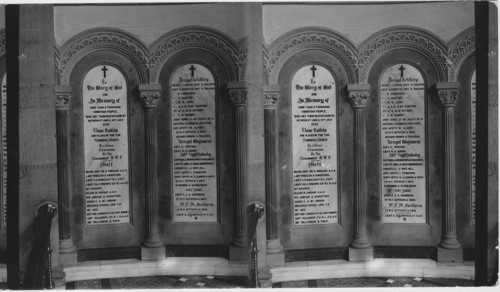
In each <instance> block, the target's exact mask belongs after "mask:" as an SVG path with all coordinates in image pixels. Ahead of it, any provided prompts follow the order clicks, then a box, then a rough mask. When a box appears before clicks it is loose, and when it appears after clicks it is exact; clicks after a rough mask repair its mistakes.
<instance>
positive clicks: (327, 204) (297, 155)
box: [292, 65, 338, 225]
mask: <svg viewBox="0 0 500 292" xmlns="http://www.w3.org/2000/svg"><path fill="white" fill-rule="evenodd" d="M336 102H337V100H336V84H335V79H334V78H333V75H332V73H330V71H328V70H327V69H326V68H324V67H321V66H317V65H308V66H305V67H302V68H301V69H300V70H298V71H297V73H295V75H294V77H293V80H292V137H293V210H294V213H293V214H294V218H293V222H294V225H311V224H333V223H338V206H337V202H338V198H337V197H338V194H337V117H336V114H337V107H336Z"/></svg>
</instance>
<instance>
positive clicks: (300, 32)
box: [264, 27, 358, 84]
mask: <svg viewBox="0 0 500 292" xmlns="http://www.w3.org/2000/svg"><path fill="white" fill-rule="evenodd" d="M310 49H319V50H323V51H326V52H328V53H330V54H332V55H334V56H335V57H337V58H338V59H339V60H340V61H341V62H342V64H344V66H345V68H346V70H347V72H348V76H349V82H352V83H354V82H356V81H357V63H358V54H357V49H356V47H355V46H354V45H353V44H352V42H350V41H349V40H348V39H347V38H345V37H343V36H342V35H340V34H338V33H336V32H334V31H331V30H328V29H325V28H320V27H307V28H300V29H297V30H293V31H291V32H288V33H286V34H285V35H283V36H282V37H280V38H279V39H277V40H276V41H274V42H273V44H272V45H271V47H270V49H269V54H268V60H266V62H265V63H264V64H265V66H266V71H267V72H268V74H267V75H268V76H269V77H268V82H269V84H277V80H278V74H279V72H280V70H281V67H282V66H283V64H284V63H285V62H286V60H288V58H290V57H291V56H293V55H294V54H296V53H298V52H301V51H303V50H310Z"/></svg>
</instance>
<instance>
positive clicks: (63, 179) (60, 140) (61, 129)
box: [55, 86, 77, 265]
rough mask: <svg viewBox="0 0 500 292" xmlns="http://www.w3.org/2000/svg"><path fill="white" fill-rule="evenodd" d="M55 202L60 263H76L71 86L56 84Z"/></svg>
mask: <svg viewBox="0 0 500 292" xmlns="http://www.w3.org/2000/svg"><path fill="white" fill-rule="evenodd" d="M55 91H56V137H57V140H56V142H57V202H58V205H59V212H58V214H59V254H60V259H59V261H60V263H61V264H62V265H76V264H77V253H76V247H75V245H74V244H73V240H72V239H71V205H70V192H69V173H68V166H69V159H68V154H69V153H68V137H69V136H68V122H69V121H68V109H69V105H70V100H71V86H56V90H55Z"/></svg>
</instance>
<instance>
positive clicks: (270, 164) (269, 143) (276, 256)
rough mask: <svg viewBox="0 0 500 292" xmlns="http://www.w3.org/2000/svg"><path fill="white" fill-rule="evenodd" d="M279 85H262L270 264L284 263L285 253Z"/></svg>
mask: <svg viewBox="0 0 500 292" xmlns="http://www.w3.org/2000/svg"><path fill="white" fill-rule="evenodd" d="M280 90H281V89H280V86H279V85H265V86H264V144H265V166H266V210H267V212H266V237H267V244H266V252H267V254H268V255H267V262H268V264H270V265H271V266H274V265H284V263H285V253H284V249H283V246H282V245H281V242H280V239H279V228H280V227H279V222H278V186H277V177H278V176H277V174H276V144H277V143H276V140H277V131H276V124H277V113H276V111H277V108H278V101H279V95H280Z"/></svg>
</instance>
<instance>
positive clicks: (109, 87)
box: [83, 65, 130, 225]
mask: <svg viewBox="0 0 500 292" xmlns="http://www.w3.org/2000/svg"><path fill="white" fill-rule="evenodd" d="M127 106H128V105H127V82H126V81H125V77H124V76H123V74H122V73H121V72H120V71H119V70H118V69H116V68H114V67H112V66H107V65H105V66H97V67H94V68H93V69H92V70H90V71H89V72H88V73H87V75H86V76H85V78H84V80H83V114H84V123H83V129H84V139H85V199H86V223H87V225H101V224H116V223H129V222H130V209H129V192H130V191H129V164H128V155H129V152H128V111H127Z"/></svg>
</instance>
